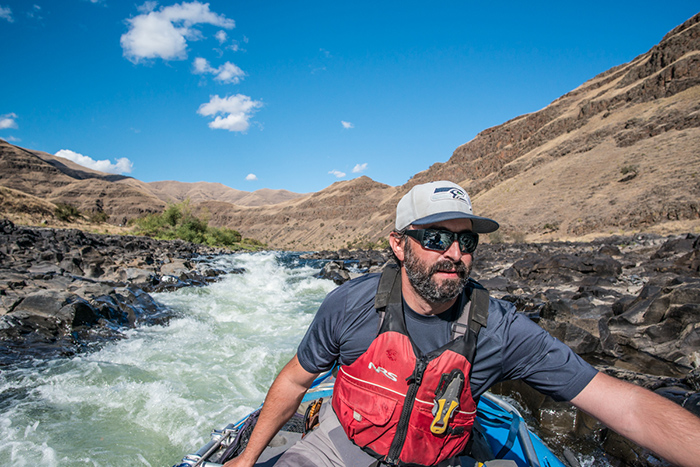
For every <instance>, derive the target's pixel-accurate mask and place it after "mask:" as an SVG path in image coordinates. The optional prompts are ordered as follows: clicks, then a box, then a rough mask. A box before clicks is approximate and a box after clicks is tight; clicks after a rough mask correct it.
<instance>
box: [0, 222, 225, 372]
mask: <svg viewBox="0 0 700 467" xmlns="http://www.w3.org/2000/svg"><path fill="white" fill-rule="evenodd" d="M222 252H224V251H223V250H219V249H215V248H210V247H206V246H200V245H193V244H189V243H186V242H182V241H157V240H153V239H151V238H146V237H124V236H111V235H95V234H90V233H85V232H82V231H79V230H55V229H34V228H25V227H18V226H15V225H14V224H12V223H11V222H9V221H7V220H0V353H1V354H3V358H0V365H2V364H3V362H11V361H12V360H13V358H23V357H28V356H35V357H38V356H42V357H49V356H52V355H56V354H71V353H74V352H77V351H80V350H81V349H83V348H87V347H89V346H90V343H91V342H94V341H101V340H109V339H112V338H115V337H117V338H118V337H120V336H121V332H120V331H119V329H121V328H124V327H131V326H135V325H138V324H140V323H163V322H165V321H167V319H168V318H169V317H170V316H171V315H172V312H170V311H168V310H165V309H163V308H162V307H161V306H160V305H158V304H157V303H155V302H154V301H153V300H152V298H151V297H150V296H149V295H148V294H147V293H146V292H150V291H154V290H159V289H160V290H163V289H167V290H174V289H175V288H177V287H183V286H187V285H200V284H204V283H206V282H211V281H213V280H216V278H217V276H218V275H220V274H223V273H224V271H221V270H218V269H213V268H210V269H208V270H206V271H205V270H204V268H203V269H202V270H201V271H200V270H199V269H198V267H199V263H200V261H201V258H203V255H212V254H220V253H222ZM171 273H177V277H175V276H172V275H170V274H171ZM172 278H174V279H173V280H171V279H172Z"/></svg>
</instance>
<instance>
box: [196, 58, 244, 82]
mask: <svg viewBox="0 0 700 467" xmlns="http://www.w3.org/2000/svg"><path fill="white" fill-rule="evenodd" d="M194 72H195V73H197V74H200V75H203V74H212V75H214V79H215V80H217V81H221V82H222V83H225V84H238V83H239V82H240V81H241V79H243V77H244V76H245V72H243V70H241V69H240V68H238V67H237V66H236V65H234V64H233V63H231V62H226V63H224V64H223V65H221V66H220V67H219V68H214V67H212V66H211V65H210V64H209V61H208V60H207V59H206V58H202V57H197V58H195V59H194Z"/></svg>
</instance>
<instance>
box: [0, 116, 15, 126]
mask: <svg viewBox="0 0 700 467" xmlns="http://www.w3.org/2000/svg"><path fill="white" fill-rule="evenodd" d="M16 118H17V114H14V113H9V114H5V115H0V130H6V129H8V128H17V122H15V119H16Z"/></svg>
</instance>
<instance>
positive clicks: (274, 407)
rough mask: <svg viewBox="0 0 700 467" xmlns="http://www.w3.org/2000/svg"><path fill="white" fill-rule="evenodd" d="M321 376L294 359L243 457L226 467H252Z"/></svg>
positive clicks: (275, 384) (266, 404) (274, 389)
mask: <svg viewBox="0 0 700 467" xmlns="http://www.w3.org/2000/svg"><path fill="white" fill-rule="evenodd" d="M317 376H318V373H316V374H314V373H309V372H308V371H306V370H304V368H302V366H301V365H300V364H299V360H298V359H297V356H296V355H294V358H292V359H291V360H290V361H289V363H287V365H285V367H284V368H282V371H281V372H280V374H279V375H277V378H275V381H274V382H273V383H272V386H271V387H270V390H269V391H268V392H267V397H265V402H264V403H263V407H262V411H261V412H260V417H259V418H258V422H257V423H256V425H255V428H254V429H253V433H252V434H251V436H250V440H249V441H248V446H247V447H246V448H245V450H244V451H243V453H242V454H241V455H240V456H238V457H236V458H235V459H233V460H231V461H229V462H227V463H226V464H224V467H234V466H235V467H242V466H252V465H254V464H255V462H256V461H257V459H258V457H260V454H261V453H262V452H263V450H264V449H265V447H266V446H267V445H268V444H269V443H270V440H271V439H272V438H273V437H274V436H275V435H276V434H277V432H278V431H279V430H280V428H282V427H283V426H284V424H285V423H287V421H288V420H289V419H290V418H292V415H294V412H296V410H297V408H298V407H299V404H300V403H301V400H302V398H303V397H304V394H306V390H307V389H309V387H310V386H311V383H313V382H314V379H316V377H317Z"/></svg>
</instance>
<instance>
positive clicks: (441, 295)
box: [404, 241, 471, 303]
mask: <svg viewBox="0 0 700 467" xmlns="http://www.w3.org/2000/svg"><path fill="white" fill-rule="evenodd" d="M411 248H412V247H411V242H408V241H407V242H406V246H405V248H404V268H405V269H406V276H407V277H408V280H409V282H410V283H411V285H412V286H413V288H414V289H415V290H416V292H418V294H419V295H420V296H421V297H423V299H425V300H426V301H427V302H429V303H445V302H449V301H450V300H452V299H453V298H455V297H456V296H458V295H459V294H460V293H462V290H463V289H464V286H465V285H466V284H467V281H468V280H469V273H470V272H471V268H467V267H466V266H465V265H464V263H462V262H461V261H458V262H456V263H455V262H452V261H450V260H446V259H445V260H441V261H438V262H437V263H435V264H433V265H432V266H429V265H427V264H426V263H425V262H423V261H421V260H420V259H418V258H417V257H416V256H415V255H414V254H413V251H412V250H411ZM438 271H449V272H456V273H457V275H458V276H459V277H458V278H457V279H450V280H445V281H443V283H442V284H441V285H438V284H437V283H436V282H435V281H433V274H435V273H436V272H438Z"/></svg>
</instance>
